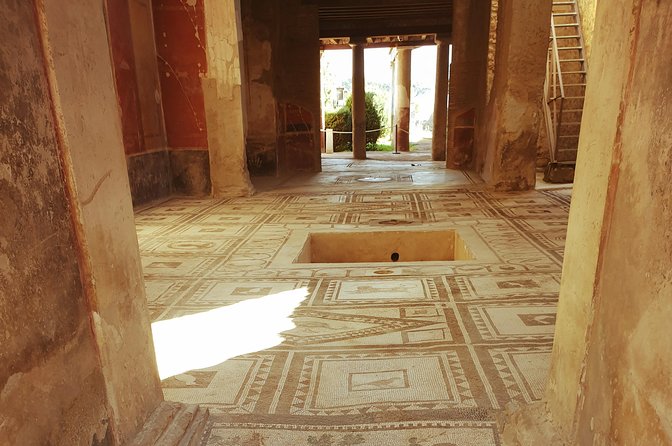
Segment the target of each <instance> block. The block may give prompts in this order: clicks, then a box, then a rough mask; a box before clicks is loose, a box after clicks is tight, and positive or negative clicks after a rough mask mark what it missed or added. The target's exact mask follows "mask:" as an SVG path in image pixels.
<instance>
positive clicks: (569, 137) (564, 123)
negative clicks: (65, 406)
mask: <svg viewBox="0 0 672 446" xmlns="http://www.w3.org/2000/svg"><path fill="white" fill-rule="evenodd" d="M587 69H588V67H587V63H586V57H585V51H584V44H583V34H582V33H581V20H580V17H579V8H578V5H577V4H576V0H553V10H552V17H551V37H550V44H549V49H548V65H547V73H546V83H545V88H544V102H545V104H546V105H545V107H544V108H545V117H546V128H547V131H548V140H549V152H550V159H551V163H562V164H573V163H575V162H576V155H577V149H578V146H579V133H580V130H581V118H582V116H583V102H584V98H585V94H586V75H587Z"/></svg>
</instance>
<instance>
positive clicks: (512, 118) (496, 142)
mask: <svg viewBox="0 0 672 446" xmlns="http://www.w3.org/2000/svg"><path fill="white" fill-rule="evenodd" d="M551 6H552V5H551V2H550V1H543V2H540V1H538V0H515V1H514V0H502V1H500V2H499V10H498V19H497V43H496V53H495V76H494V81H493V88H492V93H491V97H490V103H489V104H488V110H487V114H486V117H485V120H484V122H483V126H484V133H485V135H486V137H485V140H484V141H483V143H484V150H485V159H484V166H483V170H482V172H481V174H482V177H483V179H484V180H485V181H486V183H487V184H488V185H489V186H490V187H492V188H494V189H496V190H506V191H514V190H527V189H531V188H533V187H534V184H535V177H536V148H537V139H538V138H539V125H540V123H541V121H542V113H543V111H542V103H541V101H542V96H543V86H544V79H545V76H546V56H547V53H548V35H549V29H550V18H551Z"/></svg>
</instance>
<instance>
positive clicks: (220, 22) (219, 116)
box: [202, 0, 254, 197]
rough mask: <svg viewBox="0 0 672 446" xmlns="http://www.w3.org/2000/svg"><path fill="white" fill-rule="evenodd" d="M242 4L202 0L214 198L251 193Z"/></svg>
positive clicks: (206, 100) (205, 87)
mask: <svg viewBox="0 0 672 446" xmlns="http://www.w3.org/2000/svg"><path fill="white" fill-rule="evenodd" d="M239 1H240V0H205V33H206V42H207V46H206V53H207V64H208V71H207V73H206V74H205V76H204V77H203V79H202V86H203V98H204V100H205V119H206V124H207V128H208V147H209V149H210V177H211V179H212V194H213V196H215V197H225V196H246V195H250V194H252V193H253V192H254V188H253V187H252V183H251V182H250V177H249V173H248V171H247V156H246V152H245V136H246V129H245V114H246V107H245V102H244V101H243V89H242V72H243V71H242V69H241V63H242V60H243V58H242V57H241V55H242V45H241V41H242V30H241V23H240V3H239Z"/></svg>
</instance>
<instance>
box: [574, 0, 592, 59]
mask: <svg viewBox="0 0 672 446" xmlns="http://www.w3.org/2000/svg"><path fill="white" fill-rule="evenodd" d="M576 3H577V4H578V5H579V15H580V16H581V32H582V33H583V44H584V48H585V55H586V61H587V62H588V63H590V54H591V52H592V48H593V36H594V35H595V15H596V13H597V0H577V2H576Z"/></svg>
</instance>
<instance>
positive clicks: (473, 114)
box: [446, 0, 491, 169]
mask: <svg viewBox="0 0 672 446" xmlns="http://www.w3.org/2000/svg"><path fill="white" fill-rule="evenodd" d="M490 13H491V3H490V1H489V0H487V1H483V0H455V2H454V4H453V14H454V16H455V19H454V26H453V56H452V61H451V65H450V86H449V96H448V131H447V133H448V138H447V139H448V141H447V152H446V167H448V168H449V169H469V168H472V167H476V168H477V169H478V168H479V166H480V165H481V164H482V160H481V158H482V157H481V156H480V154H479V146H481V145H482V143H481V142H480V141H479V140H478V137H479V135H478V134H477V130H476V129H477V127H478V125H479V122H483V120H484V119H485V116H484V114H485V106H486V97H487V89H488V87H487V85H488V46H489V37H490V35H489V29H490Z"/></svg>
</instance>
